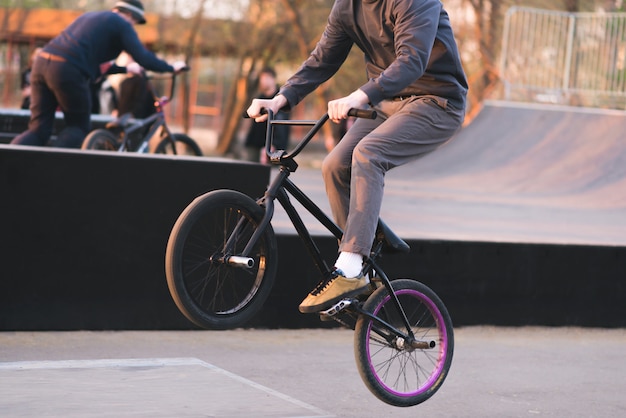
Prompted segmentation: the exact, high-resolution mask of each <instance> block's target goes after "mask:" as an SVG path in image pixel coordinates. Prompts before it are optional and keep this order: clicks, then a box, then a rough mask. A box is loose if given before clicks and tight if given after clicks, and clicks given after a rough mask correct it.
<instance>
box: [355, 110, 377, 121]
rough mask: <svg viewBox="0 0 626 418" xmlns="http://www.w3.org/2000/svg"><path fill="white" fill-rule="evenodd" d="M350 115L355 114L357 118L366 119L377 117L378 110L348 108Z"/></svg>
mask: <svg viewBox="0 0 626 418" xmlns="http://www.w3.org/2000/svg"><path fill="white" fill-rule="evenodd" d="M348 116H354V117H356V118H364V119H376V116H377V114H376V111H375V110H371V109H354V108H353V109H350V110H348Z"/></svg>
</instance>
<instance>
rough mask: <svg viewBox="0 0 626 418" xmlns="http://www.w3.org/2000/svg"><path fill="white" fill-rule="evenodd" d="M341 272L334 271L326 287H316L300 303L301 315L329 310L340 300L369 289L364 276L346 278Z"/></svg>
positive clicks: (367, 281) (367, 280)
mask: <svg viewBox="0 0 626 418" xmlns="http://www.w3.org/2000/svg"><path fill="white" fill-rule="evenodd" d="M342 274H343V272H342V271H341V270H335V271H334V272H333V275H334V277H332V278H331V279H330V280H329V281H328V283H326V285H323V286H320V285H318V286H317V287H316V288H315V289H313V290H312V291H311V293H309V294H308V296H307V297H306V298H305V299H304V300H303V301H302V303H301V304H300V306H299V308H298V309H300V312H302V313H313V312H319V311H321V310H324V309H328V308H330V307H331V306H332V305H334V304H335V303H337V302H339V301H340V300H341V299H345V298H350V297H353V296H357V295H359V294H361V293H363V292H366V291H368V289H369V283H370V282H369V279H368V278H367V277H366V276H363V275H361V276H358V277H354V278H350V279H349V278H346V277H344V276H343V275H342Z"/></svg>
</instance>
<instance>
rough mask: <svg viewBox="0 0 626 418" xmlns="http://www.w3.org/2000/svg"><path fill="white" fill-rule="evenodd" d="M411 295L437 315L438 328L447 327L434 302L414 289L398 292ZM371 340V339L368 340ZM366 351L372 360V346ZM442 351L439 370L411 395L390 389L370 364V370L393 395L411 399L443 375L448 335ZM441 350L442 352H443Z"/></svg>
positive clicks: (379, 306) (386, 299)
mask: <svg viewBox="0 0 626 418" xmlns="http://www.w3.org/2000/svg"><path fill="white" fill-rule="evenodd" d="M409 293H413V294H417V295H418V296H419V299H420V300H421V301H422V303H424V304H425V305H427V306H428V308H429V309H430V312H431V313H433V312H435V314H434V315H433V316H434V317H435V320H436V322H437V328H438V329H440V328H441V324H444V327H445V322H444V320H443V316H442V315H441V311H440V310H439V309H438V308H437V306H436V305H435V304H434V303H433V301H432V300H431V299H430V298H429V297H427V296H426V295H425V294H423V293H422V292H418V291H417V290H413V289H402V290H399V291H397V292H396V294H397V295H405V294H409ZM389 299H391V295H387V296H386V297H385V298H384V299H383V301H382V302H381V303H380V304H379V305H378V307H377V309H376V311H374V315H377V314H378V312H379V311H380V308H381V307H382V306H383V305H384V304H386V303H387V302H388V301H389ZM371 331H372V323H371V322H370V324H369V325H368V327H367V334H368V335H369V334H370V332H371ZM368 340H369V338H368ZM366 349H367V358H368V359H371V358H372V357H371V356H370V346H369V344H366ZM441 349H443V354H442V357H441V359H440V361H439V362H438V364H437V368H436V369H435V371H434V372H433V373H431V375H430V377H429V378H428V380H427V381H426V382H425V384H423V385H422V387H421V388H420V389H419V390H417V391H415V392H411V393H403V392H398V391H396V390H394V389H393V388H390V387H389V386H388V385H387V384H386V383H385V382H383V381H382V380H380V379H379V378H378V373H376V370H374V368H373V367H372V364H371V362H370V370H371V371H372V373H373V375H374V377H375V378H376V380H377V381H378V383H380V384H381V385H382V386H384V387H385V388H387V390H388V391H389V392H390V393H392V394H393V395H396V396H401V397H407V398H408V397H411V396H416V395H421V394H422V393H424V392H426V391H427V390H428V389H430V388H431V387H432V385H433V383H434V382H435V381H436V380H437V379H439V376H440V375H441V371H442V370H443V365H444V364H445V363H446V358H447V356H448V351H447V350H448V334H447V333H445V332H444V333H443V338H442V341H441ZM441 349H440V351H441Z"/></svg>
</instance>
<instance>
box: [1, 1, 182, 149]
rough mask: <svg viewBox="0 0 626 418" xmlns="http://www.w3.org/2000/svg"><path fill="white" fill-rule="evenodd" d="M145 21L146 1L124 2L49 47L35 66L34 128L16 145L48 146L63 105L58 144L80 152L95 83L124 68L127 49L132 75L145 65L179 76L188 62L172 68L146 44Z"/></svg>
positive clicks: (87, 18)
mask: <svg viewBox="0 0 626 418" xmlns="http://www.w3.org/2000/svg"><path fill="white" fill-rule="evenodd" d="M145 23H146V19H145V16H144V8H143V4H142V3H141V1H139V0H126V1H118V2H116V3H115V6H114V7H113V9H112V10H107V11H99V12H88V13H85V14H83V15H81V16H79V17H78V18H77V19H76V20H75V21H74V22H72V23H71V24H70V25H69V26H68V27H67V28H66V29H65V30H64V31H63V32H62V33H61V34H60V35H59V36H57V37H56V38H54V39H52V40H51V41H50V42H49V43H48V44H46V45H45V46H44V48H43V50H42V51H41V52H39V54H38V55H37V57H36V58H35V60H34V63H33V69H32V73H31V106H30V111H31V117H30V121H29V124H28V130H27V131H26V132H23V133H22V134H21V135H19V136H17V137H16V138H14V139H13V141H11V143H12V144H20V145H46V144H47V143H48V141H49V139H50V135H51V134H52V128H53V125H54V114H55V111H56V109H57V107H59V108H60V109H61V111H62V112H63V117H64V120H65V128H64V129H63V130H62V131H61V132H60V133H59V135H58V138H57V141H56V144H55V145H56V146H59V147H68V148H80V146H81V144H82V142H83V139H84V138H85V136H86V135H87V133H88V132H89V131H90V129H91V109H92V103H91V101H92V100H95V98H93V97H92V94H91V84H92V83H93V82H95V81H96V80H97V79H98V78H99V77H101V76H102V74H106V73H113V72H116V71H121V70H122V69H120V68H119V67H115V66H111V65H110V62H111V61H112V60H114V59H115V58H116V57H117V56H118V55H119V54H120V53H121V52H122V51H126V52H128V53H129V54H130V56H132V57H133V59H134V60H135V61H136V62H137V63H138V65H135V66H128V67H127V69H128V70H129V71H133V72H138V71H141V67H143V68H146V69H148V70H152V71H155V72H175V71H179V70H180V69H182V68H184V67H185V63H184V62H181V61H178V62H175V63H173V64H172V65H170V64H168V63H167V62H166V61H163V60H161V59H159V58H157V57H156V56H155V55H154V54H153V53H152V52H150V51H149V50H147V49H146V48H145V47H144V46H143V44H142V43H141V41H140V40H139V37H138V35H137V32H136V31H135V29H134V28H133V25H136V24H145Z"/></svg>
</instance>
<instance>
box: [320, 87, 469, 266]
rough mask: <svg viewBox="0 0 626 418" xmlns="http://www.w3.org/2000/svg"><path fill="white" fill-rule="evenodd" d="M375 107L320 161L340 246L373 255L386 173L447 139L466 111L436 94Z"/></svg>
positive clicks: (386, 101) (459, 124)
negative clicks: (340, 236)
mask: <svg viewBox="0 0 626 418" xmlns="http://www.w3.org/2000/svg"><path fill="white" fill-rule="evenodd" d="M376 111H377V112H378V117H377V118H376V119H375V120H369V119H357V120H356V122H355V123H354V125H353V126H352V127H351V128H350V130H349V131H348V132H347V133H346V135H345V136H344V137H343V139H342V140H341V141H340V142H339V144H337V146H336V147H335V148H334V149H333V150H332V151H331V152H330V153H329V154H328V155H327V156H326V158H325V159H324V163H323V165H322V175H323V176H324V183H325V185H326V193H327V195H328V200H329V203H330V208H331V211H332V214H333V217H334V219H335V222H336V223H337V225H339V227H340V228H342V229H343V231H344V235H343V239H342V240H341V243H340V245H339V251H347V252H352V253H358V254H362V255H369V253H370V250H371V246H372V242H373V239H374V234H375V233H376V225H377V223H378V217H379V214H380V208H381V205H382V199H383V191H384V185H385V184H384V183H385V173H386V172H387V171H388V170H391V169H392V168H394V167H398V166H400V165H403V164H406V163H408V162H411V161H413V160H416V159H417V158H419V157H420V156H422V155H424V154H426V153H428V152H430V151H432V150H434V149H436V148H437V147H439V146H440V145H441V144H443V143H445V142H446V141H447V140H448V139H450V137H452V135H453V134H454V133H455V132H456V131H457V130H458V129H459V127H460V126H461V124H462V123H463V119H464V116H465V112H464V110H459V109H454V108H453V107H452V106H450V105H449V104H448V102H447V100H446V99H443V98H441V97H437V96H414V97H411V98H409V99H405V100H398V101H393V100H385V101H383V102H381V103H380V104H379V105H378V106H376Z"/></svg>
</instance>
